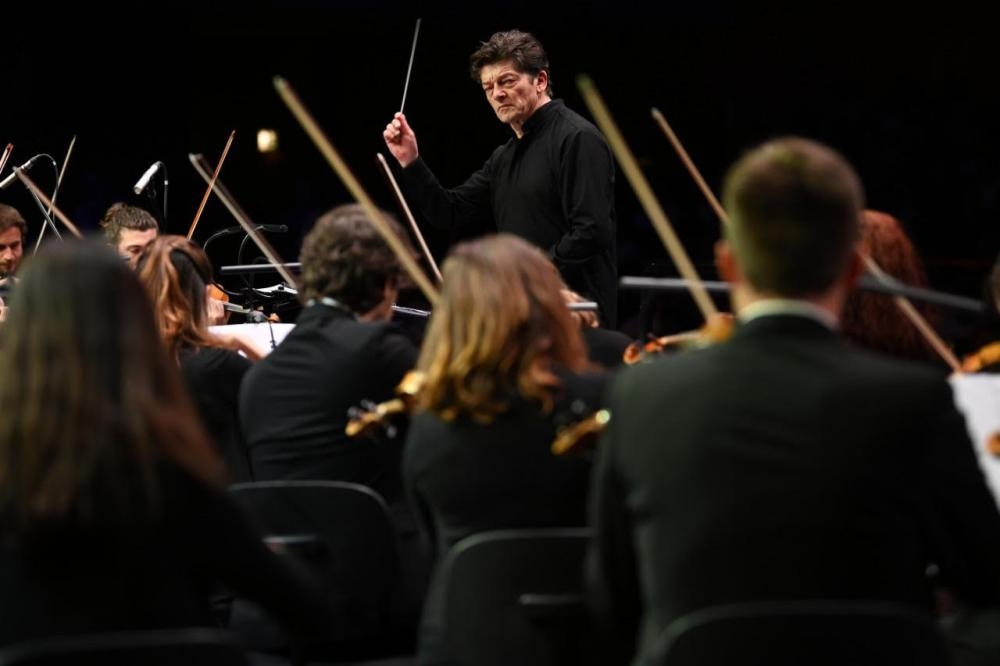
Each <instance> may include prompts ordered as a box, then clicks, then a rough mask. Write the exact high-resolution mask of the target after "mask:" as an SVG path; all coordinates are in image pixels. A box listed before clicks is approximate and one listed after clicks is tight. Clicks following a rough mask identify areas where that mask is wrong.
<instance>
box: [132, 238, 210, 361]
mask: <svg viewBox="0 0 1000 666" xmlns="http://www.w3.org/2000/svg"><path fill="white" fill-rule="evenodd" d="M136 269H137V271H138V275H139V279H140V281H141V282H142V283H143V285H145V287H146V291H147V293H148V294H149V297H150V299H151V301H152V303H153V313H154V315H155V319H156V324H157V328H158V329H159V331H160V335H161V336H162V338H163V340H164V342H165V343H166V344H167V347H168V348H170V349H173V350H174V351H176V350H177V348H178V347H182V346H190V347H203V346H212V345H213V344H217V341H215V340H214V338H211V337H210V336H209V335H208V330H207V326H208V314H207V312H206V298H207V295H206V289H207V287H208V285H209V284H211V282H212V263H211V262H210V261H209V260H208V257H207V256H206V255H205V251H204V250H202V249H201V248H200V247H198V246H197V245H196V244H195V243H194V242H192V241H190V240H188V239H187V238H185V237H184V236H177V235H172V234H169V235H164V236H158V237H156V238H154V239H153V240H152V241H151V242H150V243H149V244H148V245H147V246H146V247H145V249H144V250H143V251H142V253H141V254H140V255H139V258H138V261H137V263H136Z"/></svg>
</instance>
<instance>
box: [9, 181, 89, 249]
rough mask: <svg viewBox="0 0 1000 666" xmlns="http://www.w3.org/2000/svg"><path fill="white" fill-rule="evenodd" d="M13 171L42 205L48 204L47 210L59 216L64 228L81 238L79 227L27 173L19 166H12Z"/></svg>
mask: <svg viewBox="0 0 1000 666" xmlns="http://www.w3.org/2000/svg"><path fill="white" fill-rule="evenodd" d="M14 173H15V174H17V177H18V178H19V179H20V180H21V182H22V183H24V186H25V187H27V188H28V189H29V190H31V192H32V193H34V195H35V196H36V197H38V200H39V201H41V202H42V205H44V206H48V208H49V210H50V211H52V212H53V213H55V214H56V217H58V218H59V221H60V222H62V223H63V224H64V225H66V228H67V229H69V231H70V233H71V234H73V235H74V236H76V237H77V238H83V234H81V233H80V229H79V228H77V226H76V225H75V224H73V222H72V220H70V219H69V218H68V217H66V215H64V214H63V212H62V211H61V210H59V208H58V207H57V206H56V205H55V204H54V203H53V202H52V200H51V199H49V198H48V197H47V196H45V192H42V191H41V190H40V189H39V188H38V186H37V185H35V182H34V181H33V180H31V178H29V177H28V174H26V173H24V170H22V169H21V168H20V167H14Z"/></svg>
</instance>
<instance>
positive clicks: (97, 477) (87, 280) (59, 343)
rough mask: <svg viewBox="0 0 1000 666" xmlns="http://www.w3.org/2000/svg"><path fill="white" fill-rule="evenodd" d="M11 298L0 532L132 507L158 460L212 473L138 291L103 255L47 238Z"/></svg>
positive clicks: (150, 483) (151, 483)
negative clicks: (40, 522)
mask: <svg viewBox="0 0 1000 666" xmlns="http://www.w3.org/2000/svg"><path fill="white" fill-rule="evenodd" d="M12 300H13V303H12V305H14V307H11V309H10V315H9V316H8V318H7V321H6V322H5V323H4V328H3V336H2V338H0V367H2V368H3V372H2V373H0V410H2V413H3V414H4V418H3V419H0V524H2V525H3V531H4V532H7V533H18V532H23V531H29V530H30V529H31V528H32V526H33V525H35V524H36V523H37V522H38V521H46V520H56V521H61V520H68V521H71V522H88V521H92V520H96V519H98V518H99V517H100V515H101V514H102V512H103V511H105V510H108V511H112V513H115V514H116V515H118V516H123V515H134V514H136V513H140V514H141V513H142V512H143V511H144V510H146V509H148V508H149V507H150V506H152V505H153V504H155V497H156V494H157V493H156V483H155V475H154V466H155V464H156V462H157V461H159V460H165V459H169V460H173V461H174V462H176V463H178V464H180V465H182V466H185V467H187V468H188V469H189V470H190V471H192V472H193V473H195V474H197V475H199V476H201V477H202V478H205V479H218V478H219V476H218V475H219V473H220V470H221V469H222V468H221V464H220V463H219V461H218V460H217V459H216V458H215V456H214V454H213V451H212V449H211V447H210V445H209V443H208V441H207V440H206V438H205V435H204V433H203V432H202V430H201V428H200V426H199V425H198V419H197V416H195V413H194V412H193V408H192V407H191V404H190V401H189V399H188V397H187V395H186V393H185V392H184V389H183V386H182V384H181V381H180V378H179V376H178V370H177V368H176V366H175V364H174V363H173V362H171V361H170V359H169V358H168V356H167V355H166V353H165V351H164V348H163V345H162V344H161V342H160V338H159V335H157V332H156V329H155V327H154V324H153V313H152V309H151V307H150V304H149V300H148V299H147V298H146V293H145V291H144V290H143V287H142V285H141V284H140V283H139V280H138V278H137V277H136V276H135V274H134V273H133V272H132V271H131V270H129V268H128V267H127V266H126V265H125V264H124V263H123V262H122V261H121V259H119V257H118V256H117V254H116V253H115V252H114V251H113V250H111V249H110V248H108V247H107V246H106V245H104V244H103V243H95V242H93V241H70V242H64V243H50V244H49V245H48V246H46V247H45V248H43V249H42V251H40V252H39V254H38V255H37V256H36V257H34V259H33V261H32V262H31V264H30V265H28V266H26V268H25V271H24V275H23V277H22V280H21V281H20V283H19V284H18V288H17V291H16V293H15V294H14V295H13V297H12ZM143 498H145V499H147V500H150V501H149V502H145V503H144V502H141V501H138V500H141V499H143Z"/></svg>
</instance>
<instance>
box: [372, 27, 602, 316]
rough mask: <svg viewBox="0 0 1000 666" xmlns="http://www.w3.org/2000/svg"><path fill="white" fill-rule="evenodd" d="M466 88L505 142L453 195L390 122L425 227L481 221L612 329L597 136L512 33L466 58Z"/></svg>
mask: <svg viewBox="0 0 1000 666" xmlns="http://www.w3.org/2000/svg"><path fill="white" fill-rule="evenodd" d="M470 69H471V74H472V78H473V80H474V81H475V82H476V83H477V84H479V85H480V86H481V87H482V90H483V93H484V94H485V95H486V100H487V101H488V102H489V103H490V106H492V107H493V110H494V111H495V112H496V115H497V118H499V119H500V122H502V123H504V124H505V125H508V126H509V127H510V129H511V130H512V131H513V133H514V136H513V137H512V138H511V139H510V140H509V141H507V142H506V143H505V144H503V145H501V146H499V147H498V148H497V149H496V150H494V151H493V154H492V155H491V156H490V157H489V159H488V160H487V161H486V163H485V164H484V165H483V167H482V168H481V169H479V170H478V171H476V172H475V173H474V174H472V175H471V176H470V177H469V179H468V180H466V181H465V183H463V184H462V185H460V186H458V187H456V188H454V189H445V188H444V187H442V186H441V184H440V183H439V182H438V180H437V178H436V177H435V176H434V174H433V173H432V172H431V170H430V168H429V167H428V166H427V164H425V163H424V161H423V159H421V157H420V152H419V150H418V149H417V137H416V134H415V133H414V130H413V128H412V127H411V126H410V125H409V123H408V122H407V120H406V116H404V115H403V114H402V113H397V114H396V115H395V117H394V118H393V120H392V121H391V122H390V123H389V124H388V125H387V126H386V129H385V131H384V132H383V135H382V136H383V138H384V139H385V143H386V145H387V146H388V148H389V151H390V152H391V153H392V154H393V156H394V157H395V158H396V160H397V161H398V163H399V165H400V166H401V167H402V183H403V185H404V187H405V188H406V189H407V192H408V194H409V196H411V197H412V198H413V200H414V201H415V202H416V203H417V205H418V206H419V207H420V208H421V209H422V210H423V212H424V214H425V215H426V216H427V218H428V219H429V221H430V222H431V223H432V224H436V225H440V226H444V227H454V226H456V225H459V224H463V223H468V222H470V221H471V220H474V219H481V218H483V217H490V218H492V220H493V221H494V222H495V225H496V228H497V230H499V231H501V232H508V233H513V234H516V235H518V236H521V237H522V238H525V239H526V240H528V241H530V242H531V243H533V244H535V245H537V246H538V247H540V248H542V250H544V251H545V252H546V253H547V254H548V255H549V257H550V258H551V259H552V261H554V262H555V264H556V266H557V267H558V268H559V270H560V272H561V273H562V276H563V279H564V281H565V282H566V283H567V284H568V285H569V287H570V288H571V289H572V290H574V291H576V292H578V293H579V294H581V295H582V296H583V297H585V298H588V299H591V300H594V301H596V302H597V303H598V305H599V306H600V318H601V321H602V322H603V323H604V325H605V326H607V327H610V328H614V327H615V325H616V321H617V284H616V274H617V265H616V261H617V258H616V251H615V240H616V239H615V234H616V232H615V205H614V178H615V173H614V161H613V159H612V155H611V150H610V149H609V148H608V145H607V143H606V142H605V140H604V137H603V136H602V135H601V133H600V132H599V131H598V130H597V128H596V127H594V126H593V125H592V124H591V123H590V122H588V121H587V120H585V119H584V118H583V117H582V116H580V115H579V114H577V113H576V112H574V111H572V110H570V109H568V108H567V107H566V106H565V104H564V103H563V102H562V100H558V99H554V98H553V91H552V86H551V83H552V82H551V77H550V68H549V59H548V56H547V55H546V53H545V49H544V48H543V47H542V45H541V43H540V42H539V41H538V40H537V39H536V38H535V37H534V36H533V35H531V34H530V33H526V32H521V31H519V30H509V31H506V32H498V33H496V34H494V35H493V36H492V37H490V39H489V40H488V41H486V42H484V43H482V44H481V45H480V47H479V48H478V49H476V51H475V52H474V53H473V54H472V56H471V58H470Z"/></svg>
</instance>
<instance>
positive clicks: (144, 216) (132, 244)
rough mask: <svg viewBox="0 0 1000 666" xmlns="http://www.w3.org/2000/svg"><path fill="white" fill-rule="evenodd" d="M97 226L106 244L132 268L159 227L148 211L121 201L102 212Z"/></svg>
mask: <svg viewBox="0 0 1000 666" xmlns="http://www.w3.org/2000/svg"><path fill="white" fill-rule="evenodd" d="M99 224H100V227H101V230H102V231H103V232H104V238H105V239H106V240H107V242H108V244H110V245H111V246H112V247H114V248H115V249H116V250H118V255H119V256H120V257H121V258H122V259H123V260H124V261H127V262H128V264H129V266H131V267H132V268H135V264H136V262H137V261H139V255H140V254H142V250H143V248H145V247H146V246H147V245H148V244H149V243H150V241H152V240H153V239H154V238H156V236H157V235H158V234H159V233H160V225H159V224H158V223H157V222H156V218H155V217H153V216H152V215H151V214H150V213H149V211H147V210H146V209H144V208H140V207H139V206H130V205H129V204H127V203H124V202H121V201H119V202H117V203H113V204H111V206H110V207H109V208H108V209H107V210H106V211H104V215H103V216H101V221H100V223H99Z"/></svg>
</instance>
